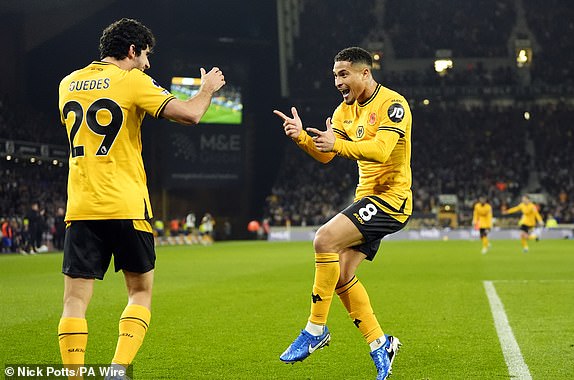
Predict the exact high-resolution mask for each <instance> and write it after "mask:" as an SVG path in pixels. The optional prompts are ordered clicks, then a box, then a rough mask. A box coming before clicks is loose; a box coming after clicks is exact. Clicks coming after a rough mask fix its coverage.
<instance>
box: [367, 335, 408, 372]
mask: <svg viewBox="0 0 574 380" xmlns="http://www.w3.org/2000/svg"><path fill="white" fill-rule="evenodd" d="M385 336H386V338H387V340H386V342H385V344H383V345H382V346H381V347H379V348H377V349H376V350H375V351H371V358H373V361H374V362H375V367H377V380H385V379H387V378H388V377H389V375H390V374H391V367H392V365H393V360H395V356H396V355H397V352H398V351H399V346H400V345H401V342H399V340H398V339H397V338H395V337H394V336H391V335H385Z"/></svg>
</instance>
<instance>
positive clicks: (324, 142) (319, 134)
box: [307, 117, 335, 152]
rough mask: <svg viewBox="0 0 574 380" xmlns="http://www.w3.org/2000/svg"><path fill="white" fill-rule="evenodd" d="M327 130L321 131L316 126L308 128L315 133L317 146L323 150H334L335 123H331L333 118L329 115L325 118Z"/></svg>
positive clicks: (314, 140)
mask: <svg viewBox="0 0 574 380" xmlns="http://www.w3.org/2000/svg"><path fill="white" fill-rule="evenodd" d="M325 126H326V127H327V129H326V130H324V131H320V130H318V129H316V128H307V131H309V132H311V133H314V134H315V136H314V137H313V142H314V143H315V148H317V150H319V151H321V152H332V151H333V147H334V146H335V133H334V132H333V124H332V123H331V118H330V117H328V118H327V120H325Z"/></svg>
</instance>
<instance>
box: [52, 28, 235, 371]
mask: <svg viewBox="0 0 574 380" xmlns="http://www.w3.org/2000/svg"><path fill="white" fill-rule="evenodd" d="M154 45H155V37H154V35H153V33H152V32H151V30H149V29H148V28H147V27H146V26H145V25H143V24H142V23H140V22H139V21H137V20H133V19H127V18H124V19H121V20H118V21H116V22H114V23H112V24H111V25H109V26H108V27H107V28H105V29H104V31H103V33H102V36H101V38H100V44H99V47H100V60H99V61H94V62H92V63H90V64H89V65H88V66H86V67H84V68H82V69H79V70H76V71H74V72H72V73H71V74H69V75H68V76H66V77H65V78H64V79H63V80H62V81H61V83H60V88H59V109H60V116H61V121H62V123H63V124H64V126H65V127H66V131H67V134H68V141H69V144H70V157H69V175H68V204H67V210H66V216H65V220H66V223H67V228H66V237H65V242H64V259H63V264H62V272H63V273H64V307H63V312H62V317H61V319H60V323H59V325H58V337H59V345H60V354H61V356H62V361H63V363H64V364H65V365H66V366H81V365H83V364H84V355H85V351H86V346H87V339H88V327H87V321H86V310H87V307H88V305H89V303H90V300H91V297H92V293H93V286H94V280H95V279H100V280H101V279H103V278H104V275H105V273H106V271H107V269H108V267H109V265H110V262H111V258H112V256H113V257H114V266H115V270H116V271H120V270H121V271H122V272H123V274H124V277H125V283H126V287H127V293H128V304H127V306H126V307H125V309H124V311H123V313H122V315H121V318H120V322H119V337H118V340H117V345H116V351H115V354H114V356H113V358H112V366H113V367H114V369H117V371H118V373H121V371H122V370H125V369H126V367H128V366H129V365H130V363H131V362H132V360H133V359H134V357H135V355H136V353H137V352H138V350H139V348H140V345H141V344H142V341H143V339H144V336H145V333H146V331H147V328H148V325H149V322H150V318H151V298H152V287H153V278H154V268H155V258H156V257H155V249H154V240H153V235H152V228H151V225H150V223H149V219H151V217H152V216H153V214H152V208H151V204H150V199H149V194H148V189H147V181H146V173H145V170H144V165H143V160H142V156H141V153H142V141H141V127H142V122H143V120H144V117H145V116H146V115H150V116H152V117H155V118H158V117H164V118H167V119H170V120H173V121H175V122H178V123H180V124H188V125H191V124H197V123H198V122H199V120H200V119H201V117H202V116H203V114H204V113H205V112H206V110H207V108H208V107H209V105H210V103H211V99H212V97H213V94H214V93H215V92H216V91H217V90H219V89H220V88H221V87H222V86H223V85H224V84H225V80H224V76H223V73H222V72H221V71H220V70H219V69H218V68H217V67H214V68H212V69H211V70H210V71H209V72H207V71H206V70H205V69H203V68H201V69H200V71H201V86H200V89H199V91H198V93H197V94H196V95H195V96H194V97H192V98H190V99H188V100H186V101H182V100H178V99H176V98H175V97H174V96H173V95H172V94H170V93H169V92H168V91H167V90H165V89H163V88H162V87H161V86H159V85H158V84H157V83H156V82H155V81H154V80H153V79H152V78H151V77H150V76H148V75H147V74H145V73H144V71H145V70H147V69H149V68H150V61H149V55H150V54H151V52H152V49H153V47H154ZM111 378H114V379H115V378H116V377H111ZM117 378H118V379H119V378H122V379H123V378H124V377H122V376H118V377H117Z"/></svg>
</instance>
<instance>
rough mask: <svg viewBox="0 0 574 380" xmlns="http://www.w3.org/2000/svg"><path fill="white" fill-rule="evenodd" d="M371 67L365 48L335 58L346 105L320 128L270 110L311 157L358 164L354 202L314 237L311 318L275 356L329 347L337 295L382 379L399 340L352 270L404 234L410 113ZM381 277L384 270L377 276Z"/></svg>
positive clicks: (289, 358) (293, 356) (292, 358)
mask: <svg viewBox="0 0 574 380" xmlns="http://www.w3.org/2000/svg"><path fill="white" fill-rule="evenodd" d="M372 68H373V61H372V58H371V55H370V53H369V52H368V51H366V50H364V49H362V48H358V47H350V48H346V49H343V50H342V51H340V52H339V53H338V54H337V55H336V56H335V59H334V65H333V75H334V78H335V87H336V88H337V90H338V91H340V92H341V95H342V97H343V101H342V103H341V104H340V105H339V106H338V107H337V109H336V110H335V111H334V113H333V117H332V118H327V120H326V122H325V124H326V130H325V131H321V130H318V129H316V128H307V130H304V129H303V122H302V121H301V118H300V117H299V115H298V113H297V110H296V109H295V107H292V108H291V112H292V116H287V115H285V114H284V113H283V112H280V111H277V110H275V111H273V112H274V113H275V114H277V115H278V116H279V117H281V119H282V120H283V128H284V131H285V134H286V135H287V136H288V137H290V138H291V139H292V140H293V141H294V142H295V143H296V144H297V145H298V146H299V147H300V148H301V149H303V150H304V151H305V152H307V153H308V154H309V155H310V156H311V157H313V158H314V159H316V160H318V161H320V162H323V163H327V162H329V161H330V160H331V159H332V158H333V157H334V156H335V155H339V156H342V157H345V158H348V159H351V160H355V161H357V165H358V168H359V184H358V186H357V190H356V192H355V199H354V202H353V203H352V204H351V205H349V206H348V207H347V208H346V209H344V210H343V211H341V212H340V213H339V214H337V215H336V216H335V217H333V218H332V219H331V220H329V221H328V222H327V223H326V224H325V225H323V226H322V227H321V228H320V229H319V230H318V231H317V233H316V235H315V239H314V241H313V246H314V250H315V279H314V283H313V291H312V300H311V301H312V302H311V313H310V316H309V319H308V322H307V325H306V326H305V328H304V329H303V330H302V331H301V334H300V335H299V336H298V337H297V339H295V341H294V342H293V343H292V344H291V345H290V346H289V347H288V348H287V349H286V350H285V352H283V354H282V355H281V356H280V359H281V360H282V361H283V362H285V363H294V362H296V361H301V360H304V359H305V358H306V357H308V356H309V355H310V354H311V353H313V352H314V351H315V350H317V349H318V348H322V347H324V346H326V345H327V344H328V343H329V342H330V339H331V335H330V332H329V329H328V328H327V326H326V323H327V316H328V314H329V308H330V305H331V300H332V298H333V293H336V294H337V295H338V296H339V299H340V300H341V301H342V303H343V305H344V306H345V308H346V309H347V311H348V312H349V316H350V317H351V319H352V320H353V323H354V324H355V326H356V327H358V329H359V330H360V332H361V333H362V335H363V337H364V338H365V340H366V342H367V343H368V344H369V346H370V348H371V357H372V359H373V361H374V363H375V366H376V368H377V379H386V378H387V376H388V375H389V374H390V372H391V366H392V363H393V360H394V358H395V355H396V353H397V350H398V348H399V344H400V343H399V340H398V339H397V338H395V337H393V336H390V335H385V334H384V333H383V330H382V329H381V326H380V325H379V322H378V321H377V318H376V317H375V314H374V312H373V308H372V306H371V302H370V300H369V296H368V294H367V291H366V290H365V288H364V286H363V285H362V284H361V282H360V281H359V279H358V278H357V276H356V275H355V272H356V270H357V268H358V266H359V265H360V264H361V263H362V262H363V261H364V260H365V259H367V260H369V261H370V260H373V259H374V257H375V255H376V253H377V250H378V248H379V245H380V242H381V239H382V238H383V237H385V236H386V235H388V234H391V233H394V232H397V231H399V230H400V229H402V228H403V227H404V226H405V225H406V223H407V220H408V219H409V216H410V215H411V211H412V193H411V182H412V178H411V166H410V160H411V112H410V108H409V105H408V103H407V101H406V100H405V99H404V97H403V96H401V95H400V94H398V93H396V92H395V91H392V90H390V89H388V88H385V87H383V86H382V85H380V84H379V83H377V82H376V81H375V79H374V78H373V76H372ZM333 191H337V189H333ZM383 278H385V279H386V278H388V272H386V273H383V272H381V279H383ZM387 310H392V307H391V306H389V307H388V308H387Z"/></svg>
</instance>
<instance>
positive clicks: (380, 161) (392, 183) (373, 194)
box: [333, 84, 413, 222]
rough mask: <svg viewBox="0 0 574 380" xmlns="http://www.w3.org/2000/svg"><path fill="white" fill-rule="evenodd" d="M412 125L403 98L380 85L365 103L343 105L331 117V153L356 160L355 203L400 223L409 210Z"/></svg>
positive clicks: (409, 212)
mask: <svg viewBox="0 0 574 380" xmlns="http://www.w3.org/2000/svg"><path fill="white" fill-rule="evenodd" d="M411 124H412V116H411V110H410V107H409V105H408V103H407V101H406V100H405V98H404V97H403V96H401V95H400V94H398V93H397V92H395V91H393V90H390V89H388V88H386V87H383V86H382V85H380V84H379V85H377V88H376V90H375V92H374V93H373V95H372V96H371V97H370V98H369V99H368V100H367V101H365V102H364V103H359V102H354V103H353V104H351V105H348V104H346V103H344V102H343V103H341V104H340V105H339V107H337V109H336V110H335V112H334V113H333V131H334V132H335V136H336V137H337V140H336V141H335V147H334V151H335V152H336V153H337V154H338V155H340V156H343V157H346V158H350V159H357V165H358V167H359V184H358V185H357V189H356V191H355V200H358V199H361V198H363V197H370V198H371V199H372V200H373V201H374V202H375V203H377V204H378V205H379V206H380V207H382V208H383V210H385V212H387V213H388V214H389V215H391V216H393V217H394V218H395V219H397V220H399V221H401V222H404V221H405V220H406V219H407V218H408V215H411V213H412V207H413V206H412V204H413V203H412V191H411V183H412V174H411ZM349 142H352V143H349ZM364 157H368V159H364Z"/></svg>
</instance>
